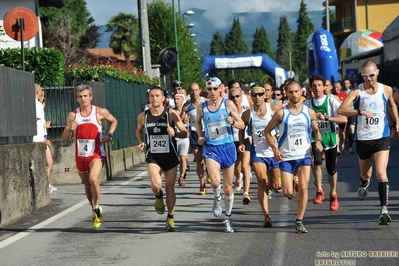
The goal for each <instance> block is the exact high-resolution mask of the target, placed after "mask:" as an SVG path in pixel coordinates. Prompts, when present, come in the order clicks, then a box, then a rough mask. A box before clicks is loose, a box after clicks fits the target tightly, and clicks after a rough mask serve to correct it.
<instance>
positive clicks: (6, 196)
mask: <svg viewBox="0 0 399 266" xmlns="http://www.w3.org/2000/svg"><path fill="white" fill-rule="evenodd" d="M0 160H1V161H0V211H1V215H0V217H1V221H0V225H6V224H9V223H12V222H14V221H16V220H18V219H19V218H21V217H22V216H24V215H26V214H28V213H30V212H32V211H33V210H34V208H33V207H34V204H33V197H32V195H33V194H32V190H31V185H30V177H31V175H30V171H29V163H30V161H31V160H33V165H34V176H35V178H36V182H35V187H36V207H37V209H40V208H42V207H44V206H46V205H48V204H50V196H49V189H48V180H47V176H46V157H45V145H44V144H43V143H29V144H14V145H0Z"/></svg>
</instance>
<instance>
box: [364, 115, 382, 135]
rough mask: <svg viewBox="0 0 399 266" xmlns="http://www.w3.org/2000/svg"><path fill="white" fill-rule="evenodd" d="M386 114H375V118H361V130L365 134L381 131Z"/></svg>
mask: <svg viewBox="0 0 399 266" xmlns="http://www.w3.org/2000/svg"><path fill="white" fill-rule="evenodd" d="M383 121H384V113H373V117H371V118H370V117H366V116H364V115H362V116H360V123H359V124H360V129H361V130H362V131H363V132H375V131H381V129H382V124H383Z"/></svg>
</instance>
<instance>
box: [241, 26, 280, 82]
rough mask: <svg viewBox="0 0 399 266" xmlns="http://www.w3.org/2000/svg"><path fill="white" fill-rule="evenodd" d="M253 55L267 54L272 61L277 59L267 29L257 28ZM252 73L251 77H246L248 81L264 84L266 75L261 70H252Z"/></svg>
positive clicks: (253, 43)
mask: <svg viewBox="0 0 399 266" xmlns="http://www.w3.org/2000/svg"><path fill="white" fill-rule="evenodd" d="M252 54H266V55H268V56H269V57H270V58H272V59H274V57H275V56H274V52H273V51H272V48H271V45H270V40H269V37H268V36H267V32H266V29H265V27H263V26H261V27H260V29H258V28H256V30H255V34H254V40H253V42H252ZM250 72H251V76H248V75H247V76H246V77H245V79H246V80H251V81H256V82H262V81H263V80H265V77H264V76H265V73H264V72H263V71H262V70H261V69H252V70H251V71H250ZM266 76H267V75H266ZM269 78H270V77H269ZM266 79H267V78H266Z"/></svg>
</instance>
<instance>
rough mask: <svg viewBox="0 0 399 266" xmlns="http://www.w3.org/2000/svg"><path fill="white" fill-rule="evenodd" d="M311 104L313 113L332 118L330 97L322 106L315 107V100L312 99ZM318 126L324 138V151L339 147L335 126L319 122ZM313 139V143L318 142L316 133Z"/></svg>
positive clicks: (326, 122) (322, 121)
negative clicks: (329, 105)
mask: <svg viewBox="0 0 399 266" xmlns="http://www.w3.org/2000/svg"><path fill="white" fill-rule="evenodd" d="M310 102H311V105H312V107H311V108H312V109H313V111H315V113H322V114H324V115H326V116H330V112H329V109H328V104H329V102H330V97H329V96H326V99H325V101H324V102H323V104H322V105H320V106H316V105H314V103H313V99H311V100H310ZM317 125H318V126H319V130H320V133H321V136H322V141H321V144H322V145H323V147H324V149H326V150H328V149H331V148H334V147H335V146H336V145H337V135H336V129H335V124H334V123H332V122H329V121H324V120H317ZM312 139H313V141H316V138H315V136H314V133H312Z"/></svg>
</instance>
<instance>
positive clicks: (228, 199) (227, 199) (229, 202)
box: [224, 193, 234, 215]
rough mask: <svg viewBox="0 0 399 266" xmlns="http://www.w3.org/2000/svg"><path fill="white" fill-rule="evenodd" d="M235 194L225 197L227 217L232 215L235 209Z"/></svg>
mask: <svg viewBox="0 0 399 266" xmlns="http://www.w3.org/2000/svg"><path fill="white" fill-rule="evenodd" d="M233 202H234V193H233V194H231V195H230V196H226V195H224V206H226V215H231V210H232V209H233Z"/></svg>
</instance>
